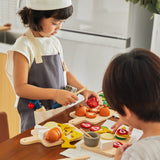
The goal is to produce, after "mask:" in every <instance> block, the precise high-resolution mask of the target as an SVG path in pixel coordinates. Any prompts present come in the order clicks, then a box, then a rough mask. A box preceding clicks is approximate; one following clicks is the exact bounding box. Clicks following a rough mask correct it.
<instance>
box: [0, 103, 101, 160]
mask: <svg viewBox="0 0 160 160" xmlns="http://www.w3.org/2000/svg"><path fill="white" fill-rule="evenodd" d="M77 105H78V104H77ZM77 105H75V106H73V107H71V108H68V109H66V110H64V111H62V112H61V113H58V114H57V115H54V116H53V117H52V118H50V119H48V120H47V121H44V122H43V123H41V124H42V125H43V124H45V123H46V122H48V121H55V122H58V123H66V122H68V121H69V120H70V119H71V118H70V117H69V113H70V112H72V111H74V110H75V108H76V107H77ZM102 123H103V122H102ZM102 123H99V124H102ZM76 127H77V128H80V125H77V126H76ZM32 129H33V128H31V129H29V130H27V131H25V132H23V133H21V134H18V135H17V136H15V137H13V138H11V139H9V140H7V141H4V142H2V143H0V159H1V160H56V159H60V158H66V157H64V156H62V155H60V152H62V151H64V150H65V149H62V148H61V146H60V145H58V146H53V147H45V146H43V145H42V144H41V143H36V144H30V145H21V144H20V139H21V138H24V137H28V136H31V130H32ZM86 131H87V130H86Z"/></svg>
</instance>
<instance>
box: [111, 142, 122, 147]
mask: <svg viewBox="0 0 160 160" xmlns="http://www.w3.org/2000/svg"><path fill="white" fill-rule="evenodd" d="M122 145H123V143H121V142H119V141H115V142H113V147H114V148H118V147H120V146H122Z"/></svg>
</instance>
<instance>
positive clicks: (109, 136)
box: [101, 133, 114, 140]
mask: <svg viewBox="0 0 160 160" xmlns="http://www.w3.org/2000/svg"><path fill="white" fill-rule="evenodd" d="M101 138H102V139H106V140H112V139H114V134H112V133H102V134H101Z"/></svg>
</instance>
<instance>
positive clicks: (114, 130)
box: [111, 119, 133, 134]
mask: <svg viewBox="0 0 160 160" xmlns="http://www.w3.org/2000/svg"><path fill="white" fill-rule="evenodd" d="M123 124H124V122H123V121H122V120H121V119H119V120H118V121H117V122H116V123H115V124H114V125H113V126H112V127H111V129H113V133H115V132H116V130H117V129H118V128H119V127H120V126H122V125H123ZM132 130H133V127H132V126H129V130H128V133H129V134H131V133H132Z"/></svg>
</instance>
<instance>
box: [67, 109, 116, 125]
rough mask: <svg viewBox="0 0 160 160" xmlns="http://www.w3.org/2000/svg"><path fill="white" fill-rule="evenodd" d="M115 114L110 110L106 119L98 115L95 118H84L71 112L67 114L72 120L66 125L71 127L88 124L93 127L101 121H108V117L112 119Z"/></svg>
mask: <svg viewBox="0 0 160 160" xmlns="http://www.w3.org/2000/svg"><path fill="white" fill-rule="evenodd" d="M116 113H117V112H116V111H113V110H111V109H110V115H109V116H107V117H104V116H100V115H99V114H97V116H96V118H87V117H86V116H82V117H80V116H77V115H76V114H75V111H73V112H71V113H70V114H69V115H70V117H72V118H73V119H71V120H70V121H69V122H68V123H70V124H73V125H78V124H80V123H82V122H88V123H91V124H93V125H95V124H98V123H100V122H102V121H105V120H107V119H109V118H110V117H112V116H113V115H114V114H116Z"/></svg>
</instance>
